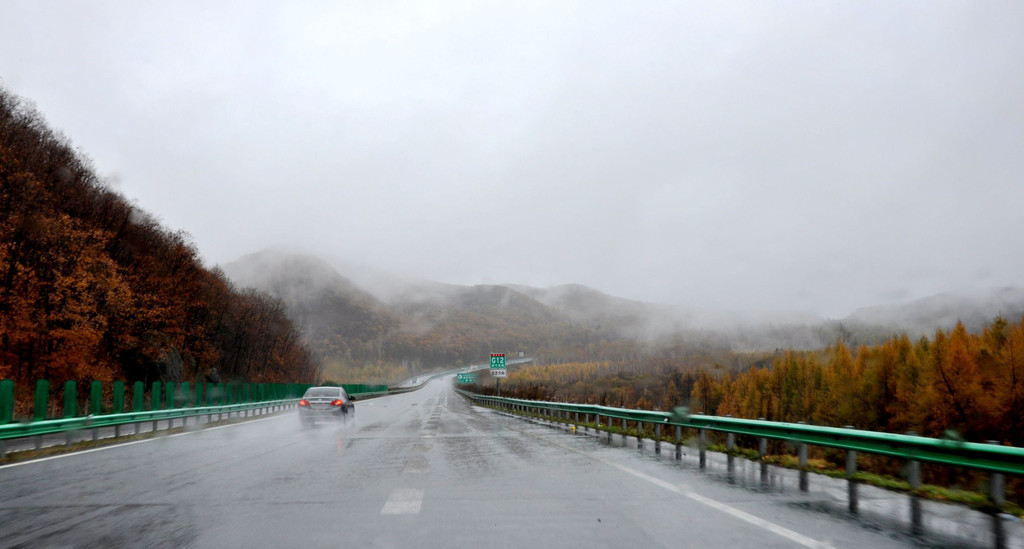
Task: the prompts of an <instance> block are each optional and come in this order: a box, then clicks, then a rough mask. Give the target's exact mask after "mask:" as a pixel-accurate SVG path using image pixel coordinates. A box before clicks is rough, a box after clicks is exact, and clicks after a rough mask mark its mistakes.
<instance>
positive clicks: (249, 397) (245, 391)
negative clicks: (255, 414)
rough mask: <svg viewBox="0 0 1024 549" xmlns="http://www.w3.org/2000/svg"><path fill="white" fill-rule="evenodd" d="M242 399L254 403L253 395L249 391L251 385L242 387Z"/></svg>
mask: <svg viewBox="0 0 1024 549" xmlns="http://www.w3.org/2000/svg"><path fill="white" fill-rule="evenodd" d="M242 399H243V401H244V402H246V403H249V402H252V393H251V392H250V391H249V384H248V383H246V384H245V385H242Z"/></svg>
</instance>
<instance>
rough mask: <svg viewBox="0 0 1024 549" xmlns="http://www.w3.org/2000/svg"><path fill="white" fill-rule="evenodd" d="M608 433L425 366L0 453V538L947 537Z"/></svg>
mask: <svg viewBox="0 0 1024 549" xmlns="http://www.w3.org/2000/svg"><path fill="white" fill-rule="evenodd" d="M615 438H616V442H613V443H612V444H608V443H607V441H606V439H605V438H604V437H601V438H599V437H595V436H591V437H587V436H581V435H578V434H577V435H573V434H571V433H570V432H568V431H567V430H565V429H562V428H552V427H550V426H546V425H543V424H539V423H535V422H530V421H524V420H522V419H518V418H514V417H510V416H507V415H505V414H502V413H499V412H496V411H493V410H489V409H485V408H480V407H476V406H473V405H472V404H470V403H468V402H467V401H466V400H464V399H463V398H461V397H459V396H458V395H457V394H456V393H455V392H454V391H453V390H452V388H451V386H450V379H444V380H440V379H439V380H434V381H432V382H431V383H429V384H428V385H427V386H426V387H424V388H423V389H421V390H419V391H415V392H411V393H406V394H402V395H395V396H390V397H384V398H379V399H373V400H366V401H361V402H357V403H356V414H355V419H354V420H353V421H351V422H349V423H348V424H346V425H341V426H334V425H330V426H321V427H319V428H316V429H312V430H302V429H300V427H299V422H298V418H297V416H296V415H295V414H294V413H289V414H285V415H281V416H275V417H271V418H268V419H260V420H255V421H249V422H244V423H239V424H234V425H228V426H222V427H215V428H209V429H204V430H197V431H194V432H189V433H184V434H180V435H171V436H166V435H165V436H161V437H158V438H156V439H152V440H146V441H140V442H132V443H127V444H120V445H116V446H110V447H105V448H100V449H97V450H93V451H88V452H83V453H78V454H72V455H67V456H62V457H57V458H50V459H45V460H39V461H35V462H28V463H22V464H14V465H7V466H3V467H0V547H32V548H37V547H217V548H221V547H246V548H249V547H302V548H306V547H346V546H355V547H381V548H389V547H451V548H474V549H478V548H481V547H534V548H537V547H587V548H593V547H757V548H765V549H768V548H782V547H785V548H789V547H871V548H884V547H918V546H921V545H922V544H929V545H935V546H943V547H945V546H946V545H944V544H941V543H939V542H938V541H936V540H929V539H928V538H925V539H915V538H911V537H909V536H907V535H906V534H903V533H900V532H899V530H900V528H899V526H897V527H896V528H894V529H889V528H879V527H878V525H877V524H874V523H870V522H866V521H864V520H862V519H859V518H851V517H849V516H847V515H844V514H842V513H837V512H835V511H834V510H831V509H834V508H835V507H836V506H835V505H823V501H824V500H828V499H829V496H828V495H827V494H825V493H823V492H814V491H812V492H811V493H810V494H803V493H800V492H799V491H796V493H794V491H793V490H788V491H787V490H779V489H771V490H767V491H758V490H752V489H748V488H746V487H744V486H743V485H742V484H743V483H739V484H729V483H727V482H725V481H724V480H723V479H722V478H720V476H719V475H717V474H714V473H702V472H700V471H696V470H694V467H693V465H692V460H691V461H686V460H684V461H683V462H682V463H678V462H675V461H674V460H672V457H671V454H672V452H671V450H670V449H669V450H666V452H665V456H657V455H655V454H654V452H653V448H652V447H651V446H649V445H648V446H647V447H645V449H643V450H636V449H635V447H636V442H635V439H632V440H630V441H627V442H626V446H627V448H623V447H622V446H623V444H622V442H620V439H619V437H615ZM825 503H828V502H825ZM840 507H841V506H840ZM822 509H824V510H822ZM979 539H985V538H984V537H982V538H979ZM988 546H991V545H988Z"/></svg>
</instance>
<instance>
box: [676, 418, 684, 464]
mask: <svg viewBox="0 0 1024 549" xmlns="http://www.w3.org/2000/svg"><path fill="white" fill-rule="evenodd" d="M681 459H683V427H682V426H681V425H676V460H677V461H678V460H681Z"/></svg>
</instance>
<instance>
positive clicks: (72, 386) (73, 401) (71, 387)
mask: <svg viewBox="0 0 1024 549" xmlns="http://www.w3.org/2000/svg"><path fill="white" fill-rule="evenodd" d="M77 415H78V382H76V381H65V382H64V417H66V418H68V417H75V416H77Z"/></svg>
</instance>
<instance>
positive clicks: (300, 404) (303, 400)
mask: <svg viewBox="0 0 1024 549" xmlns="http://www.w3.org/2000/svg"><path fill="white" fill-rule="evenodd" d="M299 406H309V401H308V400H306V399H302V400H300V401H299Z"/></svg>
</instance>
